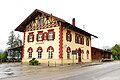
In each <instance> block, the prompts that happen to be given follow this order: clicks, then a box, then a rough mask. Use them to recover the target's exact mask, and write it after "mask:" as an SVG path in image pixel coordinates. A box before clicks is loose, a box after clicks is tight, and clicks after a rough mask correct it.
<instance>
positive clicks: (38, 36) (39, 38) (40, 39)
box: [37, 31, 43, 41]
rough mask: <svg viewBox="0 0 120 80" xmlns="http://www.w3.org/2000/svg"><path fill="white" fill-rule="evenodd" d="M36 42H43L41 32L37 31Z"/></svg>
mask: <svg viewBox="0 0 120 80" xmlns="http://www.w3.org/2000/svg"><path fill="white" fill-rule="evenodd" d="M37 41H43V31H38V34H37Z"/></svg>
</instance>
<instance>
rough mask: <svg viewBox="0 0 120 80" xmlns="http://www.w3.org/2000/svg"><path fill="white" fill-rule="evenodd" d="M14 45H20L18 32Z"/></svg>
mask: <svg viewBox="0 0 120 80" xmlns="http://www.w3.org/2000/svg"><path fill="white" fill-rule="evenodd" d="M14 46H15V47H18V46H22V40H21V39H20V35H19V34H18V36H17V37H15V41H14Z"/></svg>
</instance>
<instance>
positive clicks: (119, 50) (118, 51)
mask: <svg viewBox="0 0 120 80" xmlns="http://www.w3.org/2000/svg"><path fill="white" fill-rule="evenodd" d="M111 51H112V54H113V58H114V59H120V45H118V44H116V45H115V46H113V47H112V49H111Z"/></svg>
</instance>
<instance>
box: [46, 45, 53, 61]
mask: <svg viewBox="0 0 120 80" xmlns="http://www.w3.org/2000/svg"><path fill="white" fill-rule="evenodd" d="M47 52H48V59H52V58H53V52H54V48H53V47H52V46H49V47H48V49H47Z"/></svg>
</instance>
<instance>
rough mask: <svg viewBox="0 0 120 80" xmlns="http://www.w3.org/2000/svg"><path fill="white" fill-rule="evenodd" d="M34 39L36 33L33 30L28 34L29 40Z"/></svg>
mask: <svg viewBox="0 0 120 80" xmlns="http://www.w3.org/2000/svg"><path fill="white" fill-rule="evenodd" d="M33 41H34V34H33V32H31V33H29V35H28V42H33Z"/></svg>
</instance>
